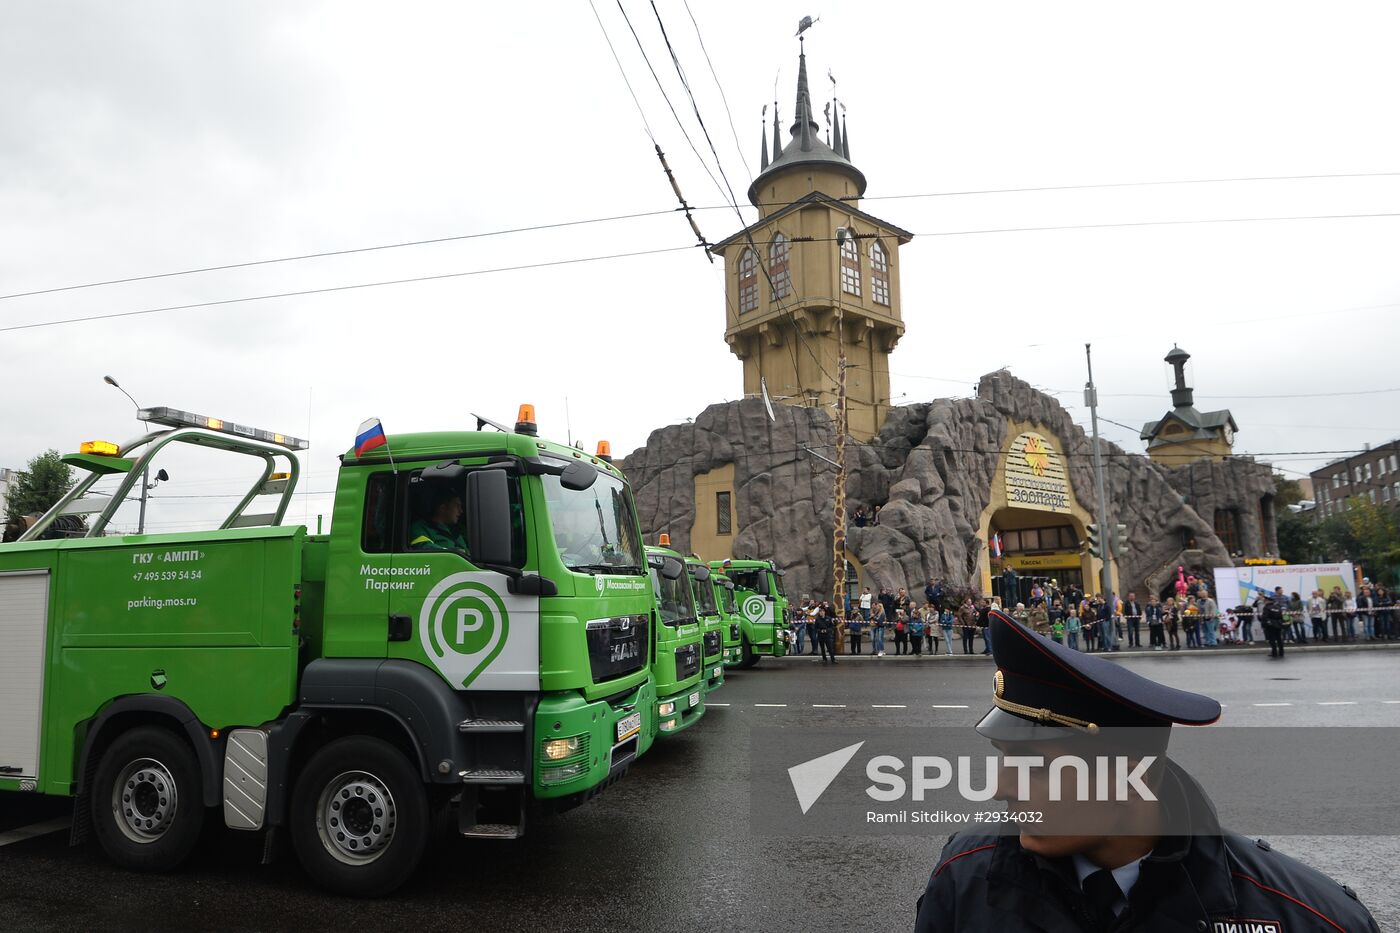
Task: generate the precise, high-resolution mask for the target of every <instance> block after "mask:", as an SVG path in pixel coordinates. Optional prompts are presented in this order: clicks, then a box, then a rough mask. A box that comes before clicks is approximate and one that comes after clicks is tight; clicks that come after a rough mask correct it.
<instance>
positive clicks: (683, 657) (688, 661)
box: [676, 645, 700, 680]
mask: <svg viewBox="0 0 1400 933" xmlns="http://www.w3.org/2000/svg"><path fill="white" fill-rule="evenodd" d="M699 670H700V646H699V645H685V646H684V647H681V648H677V649H676V679H677V680H685V679H686V678H687V677H691V676H693V675H694V674H695V673H696V672H697V671H699Z"/></svg>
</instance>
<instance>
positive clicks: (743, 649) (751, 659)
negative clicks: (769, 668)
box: [739, 635, 758, 671]
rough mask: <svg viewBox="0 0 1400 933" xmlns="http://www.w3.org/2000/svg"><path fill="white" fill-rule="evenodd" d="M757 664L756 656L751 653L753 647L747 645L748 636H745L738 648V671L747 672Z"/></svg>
mask: <svg viewBox="0 0 1400 933" xmlns="http://www.w3.org/2000/svg"><path fill="white" fill-rule="evenodd" d="M757 663H758V655H756V654H754V653H753V645H750V644H749V636H747V635H745V636H743V642H742V643H740V646H739V670H741V671H744V670H748V669H749V668H751V667H753V666H754V665H755V664H757Z"/></svg>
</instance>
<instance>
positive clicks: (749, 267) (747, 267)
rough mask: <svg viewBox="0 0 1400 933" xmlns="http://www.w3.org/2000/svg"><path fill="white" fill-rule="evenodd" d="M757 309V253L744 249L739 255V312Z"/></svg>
mask: <svg viewBox="0 0 1400 933" xmlns="http://www.w3.org/2000/svg"><path fill="white" fill-rule="evenodd" d="M757 309H758V254H757V253H755V252H754V251H753V250H751V249H745V250H744V252H743V253H742V254H741V255H740V256H739V313H740V314H745V313H747V312H749V311H755V310H757Z"/></svg>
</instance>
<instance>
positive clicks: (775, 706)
mask: <svg viewBox="0 0 1400 933" xmlns="http://www.w3.org/2000/svg"><path fill="white" fill-rule="evenodd" d="M754 706H766V707H768V708H769V709H780V708H782V707H784V706H787V704H786V703H755V704H754Z"/></svg>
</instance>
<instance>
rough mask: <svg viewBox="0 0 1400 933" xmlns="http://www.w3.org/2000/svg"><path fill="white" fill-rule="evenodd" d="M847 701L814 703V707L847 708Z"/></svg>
mask: <svg viewBox="0 0 1400 933" xmlns="http://www.w3.org/2000/svg"><path fill="white" fill-rule="evenodd" d="M845 708H846V704H845V703H813V704H812V709H845Z"/></svg>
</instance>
